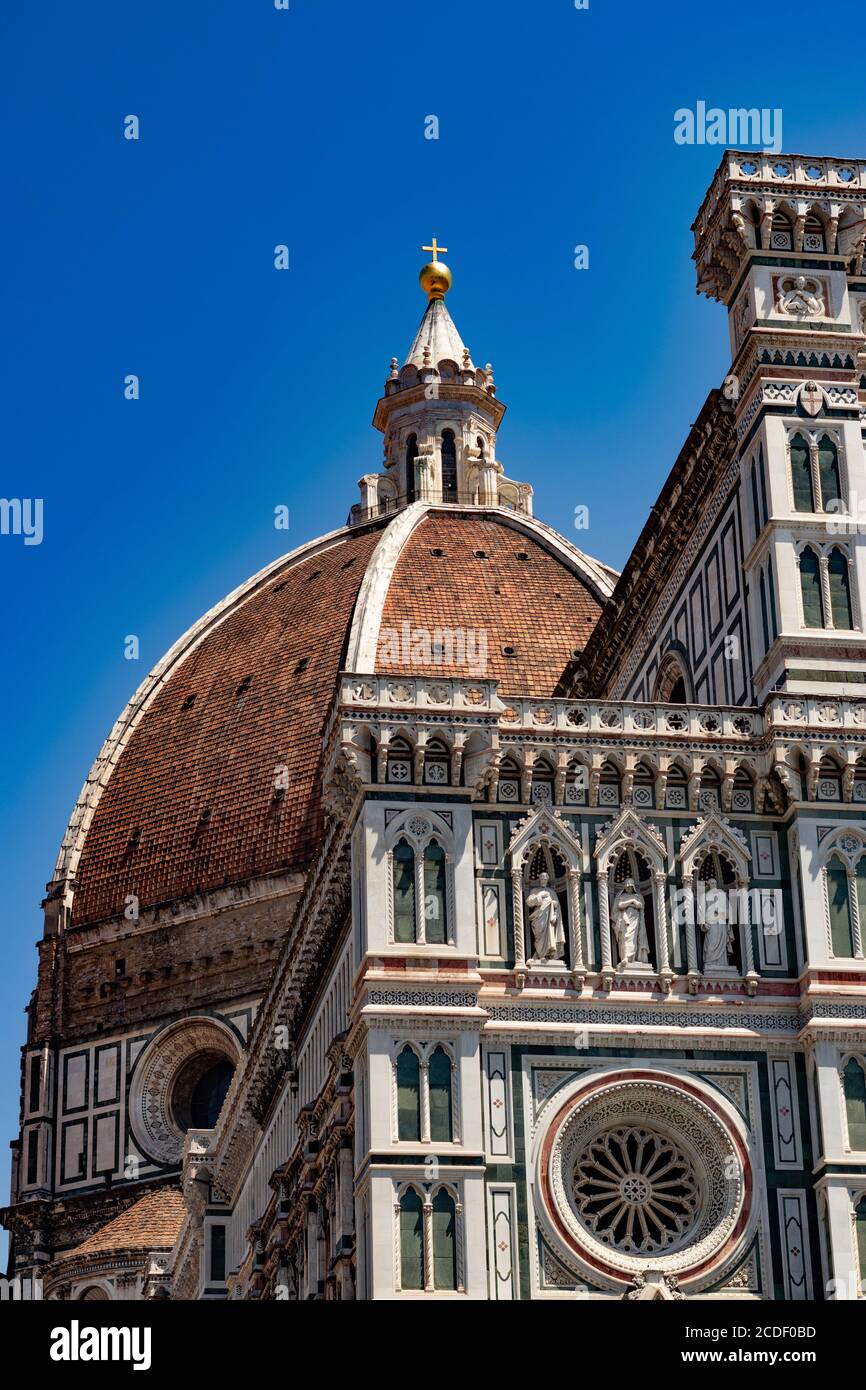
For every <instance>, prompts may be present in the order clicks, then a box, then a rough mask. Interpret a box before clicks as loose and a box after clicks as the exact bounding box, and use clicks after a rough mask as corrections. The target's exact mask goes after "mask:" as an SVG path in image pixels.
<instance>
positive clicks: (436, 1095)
mask: <svg viewBox="0 0 866 1390" xmlns="http://www.w3.org/2000/svg"><path fill="white" fill-rule="evenodd" d="M427 1079H428V1083H429V1093H430V1140H431V1143H433V1144H437V1143H439V1144H450V1143H451V1141H452V1139H453V1136H454V1125H453V1120H452V1101H451V1058H450V1057H449V1056H448V1053H447V1052H446V1051H445V1049H444V1047H437V1048H435V1049H434V1051H433V1054H432V1056H431V1058H430V1061H429V1064H428V1068H427Z"/></svg>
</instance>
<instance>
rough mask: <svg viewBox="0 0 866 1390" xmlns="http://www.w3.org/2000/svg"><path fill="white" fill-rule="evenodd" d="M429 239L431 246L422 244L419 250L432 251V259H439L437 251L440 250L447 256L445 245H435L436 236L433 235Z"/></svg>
mask: <svg viewBox="0 0 866 1390" xmlns="http://www.w3.org/2000/svg"><path fill="white" fill-rule="evenodd" d="M431 239H432V242H433V245H432V246H422V247H421V250H422V251H432V252H433V259H434V261H438V259H439V252H440V251H441V252H442V254H443V255H445V256H447V255H448V247H447V246H437V245H436V238H435V236H434V237H433V238H431Z"/></svg>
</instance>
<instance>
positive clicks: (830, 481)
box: [818, 434, 842, 512]
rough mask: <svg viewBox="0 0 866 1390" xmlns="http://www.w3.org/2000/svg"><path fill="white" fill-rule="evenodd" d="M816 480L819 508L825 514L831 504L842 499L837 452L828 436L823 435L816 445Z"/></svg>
mask: <svg viewBox="0 0 866 1390" xmlns="http://www.w3.org/2000/svg"><path fill="white" fill-rule="evenodd" d="M818 478H819V480H820V483H821V506H822V507H823V508H824V511H825V512H826V511H829V509H830V504H831V503H832V502H838V501H840V500H841V498H842V485H841V480H840V476H839V451H838V449H837V448H836V445H835V444H834V442H833V440H832V439H831V438H830V436H829V435H828V434H825V435H824V437H823V438H822V439H821V441H820V443H819V444H818Z"/></svg>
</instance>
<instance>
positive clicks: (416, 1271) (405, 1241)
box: [400, 1187, 424, 1289]
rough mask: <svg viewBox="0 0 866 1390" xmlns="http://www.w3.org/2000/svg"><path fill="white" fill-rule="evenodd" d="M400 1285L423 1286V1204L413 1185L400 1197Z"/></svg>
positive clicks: (416, 1287) (420, 1287)
mask: <svg viewBox="0 0 866 1390" xmlns="http://www.w3.org/2000/svg"><path fill="white" fill-rule="evenodd" d="M400 1287H401V1289H423V1287H424V1204H423V1203H422V1201H421V1197H420V1195H419V1194H418V1193H417V1192H416V1191H415V1188H414V1187H408V1188H407V1189H406V1191H405V1192H404V1193H403V1196H402V1197H401V1198H400Z"/></svg>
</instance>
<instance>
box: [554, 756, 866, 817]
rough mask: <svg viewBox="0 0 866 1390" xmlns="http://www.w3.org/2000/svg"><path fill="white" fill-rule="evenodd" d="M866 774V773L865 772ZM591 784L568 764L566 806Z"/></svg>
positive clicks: (579, 802)
mask: <svg viewBox="0 0 866 1390" xmlns="http://www.w3.org/2000/svg"><path fill="white" fill-rule="evenodd" d="M864 776H866V774H864ZM588 785H589V778H588V777H587V774H586V768H585V767H584V765H583V763H579V762H577V761H576V760H575V761H574V762H570V763H569V764H568V768H567V770H566V774H565V804H566V806H585V805H586V789H587V786H588Z"/></svg>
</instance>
